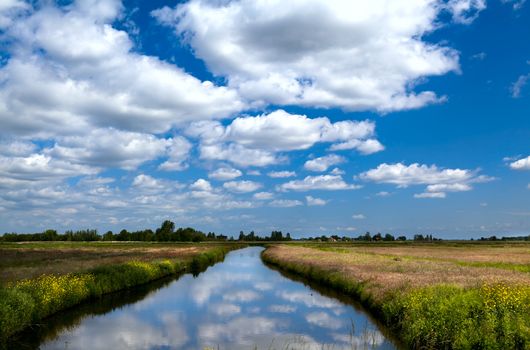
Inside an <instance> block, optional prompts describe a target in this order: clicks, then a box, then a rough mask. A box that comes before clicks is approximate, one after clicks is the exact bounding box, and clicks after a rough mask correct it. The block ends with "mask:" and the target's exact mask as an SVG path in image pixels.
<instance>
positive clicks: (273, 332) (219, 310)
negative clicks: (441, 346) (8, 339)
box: [17, 247, 396, 350]
mask: <svg viewBox="0 0 530 350" xmlns="http://www.w3.org/2000/svg"><path fill="white" fill-rule="evenodd" d="M262 250H263V248H261V247H250V248H245V249H241V250H237V251H233V252H231V253H229V254H228V255H227V256H226V258H225V260H224V262H222V263H218V264H216V265H214V266H213V267H210V268H209V269H208V270H207V271H205V272H203V273H201V274H199V275H198V276H196V277H193V276H192V275H183V276H182V277H180V278H179V279H178V280H172V281H161V282H158V284H156V283H155V284H154V285H153V286H151V289H150V290H149V289H146V288H147V287H145V286H144V287H141V288H139V289H137V290H136V291H134V292H126V293H121V294H115V295H112V296H110V297H109V298H107V299H106V300H105V298H104V300H102V301H101V302H99V303H97V304H85V305H83V306H81V307H80V308H77V310H71V311H69V312H66V313H63V314H60V315H58V316H55V317H52V318H51V319H49V320H46V321H45V322H43V324H42V325H41V326H40V327H37V328H38V329H33V330H32V331H30V332H26V333H25V334H22V335H21V337H20V339H19V340H18V346H20V347H21V348H25V347H27V348H31V347H40V348H41V349H249V350H250V349H256V348H257V349H396V346H395V345H394V344H393V343H392V342H391V341H390V340H389V339H388V338H386V337H385V336H384V335H383V333H384V331H382V329H381V328H380V327H378V326H377V325H376V323H375V322H374V321H373V320H371V319H370V317H369V316H368V315H367V314H366V313H365V312H363V311H362V310H361V309H359V308H358V307H356V306H355V305H354V304H351V303H349V302H347V301H346V302H345V301H344V300H343V301H341V300H339V299H337V298H335V297H333V296H331V295H330V294H329V291H328V292H326V291H317V290H316V289H314V288H311V287H309V286H307V285H305V284H304V283H302V282H300V281H295V280H293V279H291V278H288V277H286V276H285V275H283V274H281V273H280V272H278V271H276V270H274V269H271V268H269V267H267V266H265V265H264V264H263V262H262V261H261V259H260V252H261V251H262ZM18 346H17V347H18Z"/></svg>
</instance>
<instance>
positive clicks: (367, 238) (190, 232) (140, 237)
mask: <svg viewBox="0 0 530 350" xmlns="http://www.w3.org/2000/svg"><path fill="white" fill-rule="evenodd" d="M292 240H297V241H316V242H353V241H364V242H379V241H382V242H393V241H407V240H408V239H407V237H406V236H404V235H400V236H397V237H395V236H394V235H392V234H390V233H386V234H384V235H383V234H381V233H376V234H374V235H372V234H371V233H370V232H366V233H365V234H361V235H359V236H357V237H349V236H338V235H330V236H327V235H321V236H315V237H304V238H299V239H294V238H292V237H291V234H290V233H289V232H287V233H286V234H285V235H284V234H283V233H282V231H277V230H274V231H272V232H271V234H270V235H269V236H264V237H262V236H260V235H258V234H256V233H255V232H254V231H250V233H248V234H245V233H244V232H243V231H240V232H239V236H238V237H237V239H236V238H234V237H233V236H231V237H228V236H225V235H222V234H215V233H214V232H208V233H204V232H202V231H199V230H196V229H194V228H191V227H185V228H182V227H181V228H178V229H175V223H174V222H172V221H170V220H165V221H164V222H163V223H162V225H161V226H160V227H159V228H157V229H156V230H155V231H153V230H151V229H146V230H139V231H132V232H129V231H127V230H125V229H123V230H121V231H120V232H118V233H113V232H112V231H107V232H105V233H104V234H103V235H100V234H99V233H98V231H97V230H94V229H86V230H77V231H72V230H68V231H65V233H64V234H60V233H58V232H57V231H56V230H52V229H49V230H45V231H44V232H39V233H4V234H3V235H2V236H0V241H3V242H28V241H59V242H60V241H64V242H94V241H122V242H126V241H141V242H203V241H241V242H259V241H274V242H277V241H292ZM441 240H442V239H441V238H436V237H433V235H430V234H429V235H422V234H416V235H414V236H413V238H412V241H415V242H434V241H441ZM471 240H473V239H471ZM477 240H478V241H530V235H529V236H516V237H500V238H498V237H497V236H491V237H481V238H480V239H477Z"/></svg>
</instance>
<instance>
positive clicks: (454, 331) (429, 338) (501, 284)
mask: <svg viewBox="0 0 530 350" xmlns="http://www.w3.org/2000/svg"><path fill="white" fill-rule="evenodd" d="M263 258H264V260H265V261H267V262H269V263H272V264H274V265H277V266H278V267H280V268H283V269H286V270H290V271H291V272H295V273H298V274H300V275H303V276H306V277H308V278H310V279H313V280H316V281H318V282H321V283H324V284H328V285H330V286H332V287H334V288H336V289H339V290H342V291H344V292H346V293H348V294H351V295H353V296H355V297H356V298H358V299H359V300H361V301H362V302H363V303H364V304H365V305H366V306H367V307H368V308H370V309H371V310H372V311H373V312H374V313H375V314H376V315H377V316H378V317H379V318H381V320H382V321H383V322H384V323H386V324H387V325H388V326H389V327H390V328H392V329H393V330H394V331H395V332H396V334H398V335H399V337H400V338H401V339H402V340H403V341H404V342H405V343H406V344H407V345H408V346H409V347H411V348H422V349H444V348H446V349H481V348H482V349H530V244H524V243H521V244H517V243H511V244H506V243H491V244H485V243H484V244H483V243H475V244H474V243H435V244H395V243H394V244H361V245H344V244H336V245H333V244H305V245H303V246H300V245H275V246H272V247H269V248H268V249H267V250H266V251H265V252H264V253H263Z"/></svg>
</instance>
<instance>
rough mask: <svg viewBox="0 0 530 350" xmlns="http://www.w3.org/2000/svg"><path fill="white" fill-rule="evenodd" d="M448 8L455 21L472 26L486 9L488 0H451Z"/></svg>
mask: <svg viewBox="0 0 530 350" xmlns="http://www.w3.org/2000/svg"><path fill="white" fill-rule="evenodd" d="M447 8H448V9H449V11H450V12H451V14H452V16H453V21H455V22H457V23H462V24H470V23H471V22H473V21H474V20H475V19H476V18H477V17H478V15H479V13H480V12H481V11H482V10H484V9H485V8H486V0H449V1H448V2H447Z"/></svg>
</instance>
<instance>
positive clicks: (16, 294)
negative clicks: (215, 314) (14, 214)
mask: <svg viewBox="0 0 530 350" xmlns="http://www.w3.org/2000/svg"><path fill="white" fill-rule="evenodd" d="M240 247H241V245H240V244H216V243H204V244H173V243H171V244H160V243H101V242H94V243H73V242H60V243H57V242H46V243H44V242H42V243H4V244H0V271H1V277H0V343H2V341H4V340H6V339H7V338H8V337H9V336H11V335H13V334H14V333H16V332H18V331H20V330H22V329H24V328H25V327H27V326H29V325H31V324H35V323H36V322H38V321H39V320H41V319H43V318H45V317H47V316H50V315H52V314H54V313H56V312H58V311H60V310H63V309H66V308H69V307H72V306H74V305H77V304H79V303H81V302H83V301H85V300H89V299H94V298H98V297H100V296H101V295H103V294H107V293H111V292H115V291H119V290H124V289H127V288H130V287H133V286H136V285H141V284H145V283H147V282H150V281H154V280H157V279H160V278H162V277H165V276H169V275H176V274H180V273H184V272H192V273H196V272H198V271H200V270H202V269H204V268H205V267H207V266H209V265H211V264H213V263H215V262H217V261H220V260H222V259H223V258H224V256H225V254H226V253H227V252H228V251H230V250H233V249H237V248H240Z"/></svg>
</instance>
